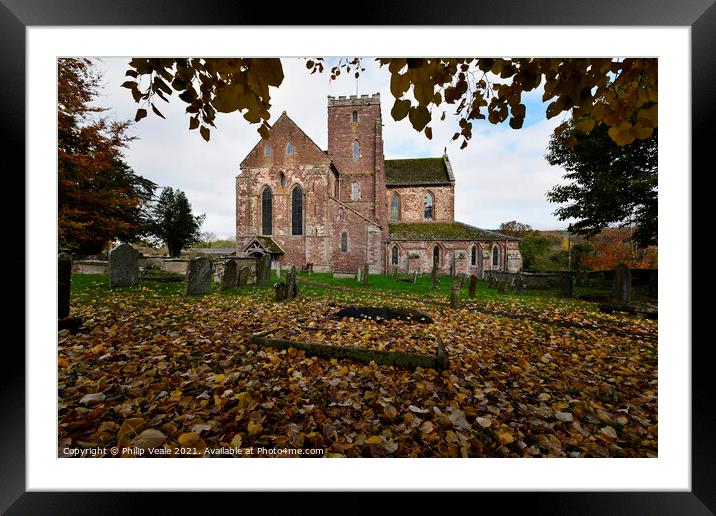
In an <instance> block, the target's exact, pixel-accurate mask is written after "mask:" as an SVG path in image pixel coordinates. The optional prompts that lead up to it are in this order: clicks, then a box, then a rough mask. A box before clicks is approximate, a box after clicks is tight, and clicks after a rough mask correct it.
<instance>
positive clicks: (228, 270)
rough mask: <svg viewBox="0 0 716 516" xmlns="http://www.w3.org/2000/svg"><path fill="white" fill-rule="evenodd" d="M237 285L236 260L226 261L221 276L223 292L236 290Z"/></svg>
mask: <svg viewBox="0 0 716 516" xmlns="http://www.w3.org/2000/svg"><path fill="white" fill-rule="evenodd" d="M237 283H238V277H237V274H236V260H226V261H225V262H224V271H223V273H222V274H221V290H228V289H230V288H234V287H235V286H236V285H237Z"/></svg>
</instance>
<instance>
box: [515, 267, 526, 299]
mask: <svg viewBox="0 0 716 516" xmlns="http://www.w3.org/2000/svg"><path fill="white" fill-rule="evenodd" d="M514 287H515V294H522V293H523V292H524V291H525V280H524V278H523V277H522V272H520V271H517V274H515V279H514Z"/></svg>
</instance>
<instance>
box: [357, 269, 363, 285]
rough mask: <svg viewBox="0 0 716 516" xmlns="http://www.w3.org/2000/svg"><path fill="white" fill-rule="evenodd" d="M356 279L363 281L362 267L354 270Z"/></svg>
mask: <svg viewBox="0 0 716 516" xmlns="http://www.w3.org/2000/svg"><path fill="white" fill-rule="evenodd" d="M356 281H357V282H358V283H360V282H361V281H363V268H360V269H358V270H357V271H356Z"/></svg>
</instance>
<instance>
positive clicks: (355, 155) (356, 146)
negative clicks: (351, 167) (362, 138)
mask: <svg viewBox="0 0 716 516" xmlns="http://www.w3.org/2000/svg"><path fill="white" fill-rule="evenodd" d="M359 159H360V144H359V143H358V142H357V141H354V142H353V161H358V160H359Z"/></svg>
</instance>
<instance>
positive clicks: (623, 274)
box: [612, 263, 631, 305]
mask: <svg viewBox="0 0 716 516" xmlns="http://www.w3.org/2000/svg"><path fill="white" fill-rule="evenodd" d="M612 301H613V302H615V303H617V304H620V305H628V304H629V303H630V302H631V271H630V270H629V267H627V266H626V265H624V264H623V263H620V264H619V265H617V267H616V269H614V280H612Z"/></svg>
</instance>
